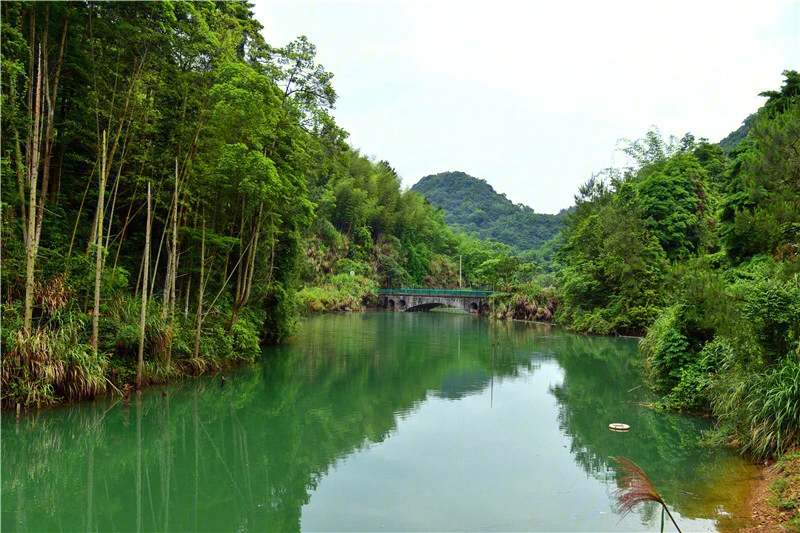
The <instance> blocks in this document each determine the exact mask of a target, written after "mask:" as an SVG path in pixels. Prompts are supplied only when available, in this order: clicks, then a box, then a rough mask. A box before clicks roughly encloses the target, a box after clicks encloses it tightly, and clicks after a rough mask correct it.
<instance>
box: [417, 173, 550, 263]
mask: <svg viewBox="0 0 800 533" xmlns="http://www.w3.org/2000/svg"><path fill="white" fill-rule="evenodd" d="M411 190H413V191H416V192H418V193H420V194H422V195H423V196H425V197H426V198H427V199H428V200H429V201H430V202H431V204H433V205H434V206H436V207H440V208H442V210H443V211H444V220H445V222H447V224H448V225H449V226H450V227H451V228H453V230H454V231H456V232H463V233H467V234H470V235H475V236H477V237H479V238H481V239H491V240H493V241H497V242H502V243H505V244H508V245H509V246H511V247H512V248H513V249H514V250H515V251H516V252H518V253H523V252H526V251H531V250H537V249H539V248H541V247H542V246H543V245H544V244H545V243H546V242H547V241H549V240H550V239H552V238H553V237H555V236H556V235H557V234H558V232H559V231H561V228H562V227H563V225H564V223H563V222H562V216H563V213H559V214H558V215H546V214H538V213H534V212H533V209H531V208H530V207H528V206H527V205H523V204H515V203H513V202H512V201H511V200H509V199H508V198H506V196H505V194H498V193H497V192H496V191H495V190H494V189H493V188H492V186H491V185H489V184H488V183H486V180H482V179H478V178H474V177H472V176H470V175H469V174H466V173H464V172H441V173H439V174H433V175H431V176H425V177H424V178H422V179H421V180H420V181H419V182H417V183H416V184H414V186H413V187H411Z"/></svg>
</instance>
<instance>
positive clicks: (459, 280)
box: [458, 255, 461, 289]
mask: <svg viewBox="0 0 800 533" xmlns="http://www.w3.org/2000/svg"><path fill="white" fill-rule="evenodd" d="M458 288H459V289H460V288H461V256H460V255H459V256H458Z"/></svg>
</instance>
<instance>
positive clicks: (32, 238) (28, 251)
mask: <svg viewBox="0 0 800 533" xmlns="http://www.w3.org/2000/svg"><path fill="white" fill-rule="evenodd" d="M32 92H34V93H35V97H34V102H35V103H34V107H33V137H32V138H29V140H28V143H27V144H28V147H29V148H30V149H29V150H28V153H27V154H26V155H27V163H28V165H27V176H26V181H27V185H28V187H30V191H29V194H30V197H29V198H28V219H27V221H26V222H27V223H28V230H27V235H28V239H27V242H26V243H25V314H24V319H23V325H22V329H23V331H24V333H25V336H26V337H27V336H30V334H31V325H32V323H33V296H34V291H35V290H36V285H35V278H34V275H35V272H36V254H37V252H38V248H39V243H38V241H37V240H36V234H37V231H36V190H37V185H38V180H39V157H40V156H39V142H40V136H41V108H42V49H41V47H39V64H38V66H37V68H36V86H35V88H34V89H33V91H32Z"/></svg>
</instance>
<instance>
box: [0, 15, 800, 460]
mask: <svg viewBox="0 0 800 533" xmlns="http://www.w3.org/2000/svg"><path fill="white" fill-rule="evenodd" d="M261 29H262V27H261V24H260V23H259V22H258V21H256V20H254V19H253V15H252V12H251V11H250V10H249V7H248V4H246V3H245V2H241V1H231V2H216V3H215V2H171V3H162V2H138V3H128V2H85V3H74V2H70V3H39V2H5V3H3V4H2V34H3V49H2V66H3V68H2V80H1V81H2V108H3V118H2V145H0V149H1V150H2V160H1V163H2V189H3V197H2V219H1V222H2V262H3V268H2V271H1V272H0V276H1V277H2V278H1V279H0V283H2V289H3V298H2V313H3V328H2V338H1V339H0V340H1V342H2V346H0V349H2V354H3V356H2V357H3V359H2V384H1V385H2V405H3V406H4V407H13V406H17V405H46V404H51V403H55V402H58V401H65V400H67V401H68V400H72V399H78V398H86V397H91V396H93V395H96V394H101V393H104V392H108V391H109V390H114V389H117V390H120V389H122V388H124V386H125V385H127V384H131V383H134V382H136V383H137V384H141V383H142V382H148V381H150V382H153V381H163V380H168V379H170V378H172V377H174V376H177V375H180V374H182V373H191V374H194V373H200V372H203V371H204V370H206V369H208V368H218V367H222V366H226V365H232V364H235V363H237V362H239V361H249V360H253V359H254V358H255V357H257V355H258V354H259V353H260V346H261V345H262V344H263V343H267V342H270V343H279V342H283V341H286V340H287V339H289V338H291V336H292V334H293V332H294V328H295V326H296V323H297V318H298V316H299V315H300V314H301V313H315V312H324V311H335V310H358V309H362V308H363V307H364V306H365V305H367V304H369V302H370V301H372V299H373V298H374V296H375V293H376V290H377V289H378V287H390V286H395V287H397V286H431V287H439V288H456V287H458V286H459V285H461V286H481V287H490V288H493V289H495V290H497V291H499V292H500V293H501V294H499V295H498V296H497V297H496V299H495V315H496V316H497V317H499V318H517V319H526V320H548V319H551V318H552V317H553V315H554V316H555V318H556V319H557V320H558V321H559V322H561V323H563V324H565V325H568V326H569V327H572V328H574V329H576V330H580V331H585V332H591V333H597V334H619V335H636V336H644V338H643V340H642V342H641V351H642V354H643V355H644V357H645V358H646V362H647V371H648V373H649V375H650V377H651V380H652V383H653V386H654V387H655V388H656V389H657V390H658V391H659V392H661V393H662V394H663V405H664V406H665V407H667V408H671V409H680V410H686V411H693V412H706V413H713V414H714V415H715V416H716V417H717V419H718V421H719V432H718V437H719V438H720V439H724V440H725V441H727V442H731V443H734V444H736V445H737V446H739V447H740V448H742V449H744V450H746V451H748V452H750V453H752V454H754V455H758V456H768V455H772V454H776V453H781V452H784V451H785V450H787V449H789V448H790V447H791V446H793V445H794V444H796V443H797V442H798V437H799V435H798V423H797V421H798V418H800V415H799V414H798V412H799V411H800V388H799V387H798V385H797V384H798V383H799V382H800V285H798V276H799V275H800V261H798V252H799V251H800V250H798V246H800V244H799V243H800V162H799V161H800V158H798V152H800V145H799V144H798V139H800V101H798V97H800V75H798V73H796V72H794V71H787V72H786V73H785V75H786V82H785V84H784V85H783V87H782V88H781V89H780V90H776V91H768V92H766V93H763V95H764V96H765V97H766V98H767V100H766V103H765V105H764V107H763V108H762V109H761V110H759V111H758V112H757V113H756V114H754V115H753V116H751V117H748V119H747V120H746V121H745V123H744V126H743V129H742V130H741V131H739V132H734V134H732V135H731V136H729V138H728V139H727V140H726V141H725V143H724V145H722V146H721V145H716V144H711V143H709V142H708V141H706V140H705V139H700V140H697V139H695V138H694V137H693V136H692V135H690V134H687V135H686V136H684V137H683V138H682V139H677V138H669V139H663V138H662V136H661V134H660V133H659V132H658V131H657V130H655V129H654V130H652V131H650V132H648V133H647V134H646V136H645V137H644V138H643V139H640V140H636V141H629V142H627V143H626V144H625V145H624V148H623V150H624V152H625V154H626V155H627V156H628V158H629V160H630V166H627V167H624V168H614V169H606V170H604V171H602V172H601V173H599V174H597V175H596V176H593V177H592V178H591V179H590V180H589V181H588V182H587V183H586V184H584V185H583V186H582V187H581V188H580V190H579V191H578V195H577V196H576V204H575V206H574V207H573V208H572V209H570V210H569V212H568V213H566V214H561V215H559V216H557V215H541V214H535V213H533V211H532V210H531V209H530V208H527V207H525V206H521V205H515V204H513V203H512V202H511V201H509V200H508V199H506V198H505V197H504V196H502V195H498V194H496V193H495V192H494V190H492V188H491V187H490V186H489V185H488V184H487V183H486V182H485V181H483V180H478V179H475V178H472V177H470V176H467V175H466V174H464V173H460V172H449V173H442V174H437V175H434V176H428V177H426V178H423V179H422V180H421V181H420V182H419V183H418V184H417V185H416V186H415V187H414V188H413V190H410V191H409V190H403V189H402V188H401V182H400V178H399V176H398V175H397V173H396V172H395V170H394V169H393V168H392V167H391V164H390V163H388V162H386V161H376V160H374V159H371V158H366V157H364V156H362V155H361V154H360V153H359V152H358V150H356V149H354V148H352V147H350V146H349V145H348V144H347V143H346V138H347V133H346V132H344V131H343V130H342V129H341V128H339V127H338V126H337V125H336V123H335V121H334V120H333V118H332V117H331V114H330V113H331V110H332V109H333V106H334V104H335V102H336V93H335V91H334V89H333V86H332V77H333V76H332V74H331V73H329V72H327V71H326V70H325V69H324V67H322V66H321V65H319V64H317V63H316V60H315V56H316V49H315V47H314V46H313V45H312V44H311V43H309V42H308V40H307V39H305V38H304V37H300V38H298V39H297V40H295V41H294V42H292V43H290V44H288V45H286V46H284V47H281V48H276V47H273V46H270V45H269V44H268V43H266V42H264V41H263V38H262V37H261V34H260V30H261ZM418 192H419V193H422V194H424V195H425V196H426V197H427V199H426V198H423V197H422V196H420V194H418ZM434 206H436V207H434ZM447 223H449V224H450V225H451V226H452V229H451V228H450V227H448V225H447ZM562 228H563V229H562ZM560 229H561V231H560V233H559V230H560ZM554 258H555V259H554ZM554 287H555V288H554Z"/></svg>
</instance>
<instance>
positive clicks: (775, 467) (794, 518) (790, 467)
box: [739, 450, 800, 533]
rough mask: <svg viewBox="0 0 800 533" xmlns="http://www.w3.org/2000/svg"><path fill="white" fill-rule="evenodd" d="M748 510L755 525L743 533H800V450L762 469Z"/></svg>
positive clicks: (742, 532) (751, 494)
mask: <svg viewBox="0 0 800 533" xmlns="http://www.w3.org/2000/svg"><path fill="white" fill-rule="evenodd" d="M748 509H749V511H750V519H751V520H752V525H750V526H747V527H745V528H742V529H741V530H739V531H740V532H741V533H763V532H768V531H775V532H778V531H795V532H798V531H800V450H795V451H794V452H790V453H787V454H786V455H784V456H783V457H781V458H780V459H778V460H777V461H775V462H767V463H765V464H764V465H763V466H762V467H761V476H760V479H759V480H758V481H757V482H756V486H755V488H754V490H753V491H752V492H751V493H750V500H749V501H748Z"/></svg>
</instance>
